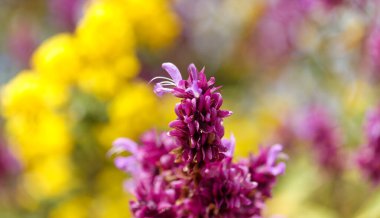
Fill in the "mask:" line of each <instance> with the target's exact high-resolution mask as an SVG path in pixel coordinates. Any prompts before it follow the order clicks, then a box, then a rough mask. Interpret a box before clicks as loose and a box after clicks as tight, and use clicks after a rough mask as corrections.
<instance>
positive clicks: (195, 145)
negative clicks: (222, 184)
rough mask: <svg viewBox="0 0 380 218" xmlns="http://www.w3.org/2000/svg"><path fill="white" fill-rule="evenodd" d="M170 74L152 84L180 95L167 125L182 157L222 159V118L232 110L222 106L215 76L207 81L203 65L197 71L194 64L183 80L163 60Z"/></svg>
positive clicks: (196, 160)
mask: <svg viewBox="0 0 380 218" xmlns="http://www.w3.org/2000/svg"><path fill="white" fill-rule="evenodd" d="M162 68H163V69H165V70H166V71H167V72H168V73H169V75H170V77H171V78H172V79H169V78H163V77H156V78H155V79H164V81H162V82H159V83H157V84H156V86H155V92H156V93H157V94H158V95H161V94H163V93H167V92H169V93H172V94H173V95H174V96H176V97H178V98H181V103H179V104H177V105H176V107H175V113H176V114H177V119H176V120H174V121H172V122H171V123H170V124H169V126H170V127H171V128H173V130H171V131H170V132H169V135H170V136H173V137H174V138H175V139H176V140H177V143H178V144H180V145H181V148H180V153H181V155H182V159H183V160H184V161H185V162H188V163H198V164H202V163H203V162H210V161H216V160H221V159H222V158H224V156H225V154H224V153H225V152H227V150H228V149H227V145H224V144H223V143H222V140H221V139H222V137H223V136H224V127H223V125H222V121H223V118H225V117H228V116H230V115H231V114H232V112H231V111H226V110H221V109H220V107H221V106H222V103H223V99H222V95H221V94H220V93H219V92H218V91H217V90H218V89H219V88H220V87H215V78H214V77H211V78H210V80H208V81H207V78H206V75H205V74H204V69H202V70H201V71H198V70H197V68H196V67H195V66H194V64H190V66H189V68H188V73H189V78H188V79H187V80H183V79H182V76H181V73H180V72H179V70H178V68H177V67H176V66H174V65H173V64H171V63H164V64H163V65H162Z"/></svg>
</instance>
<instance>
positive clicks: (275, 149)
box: [243, 145, 285, 198]
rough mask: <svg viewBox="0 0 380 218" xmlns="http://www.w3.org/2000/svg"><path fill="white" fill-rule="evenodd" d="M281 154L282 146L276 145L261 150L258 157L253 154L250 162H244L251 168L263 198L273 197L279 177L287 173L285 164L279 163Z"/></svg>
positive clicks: (250, 170) (253, 178)
mask: <svg viewBox="0 0 380 218" xmlns="http://www.w3.org/2000/svg"><path fill="white" fill-rule="evenodd" d="M281 154H282V145H274V146H272V147H264V148H261V149H260V152H259V154H258V155H257V156H254V155H252V154H251V155H250V157H249V158H248V160H243V163H245V164H246V165H247V166H248V167H249V172H250V174H251V176H252V180H253V181H255V182H256V183H257V184H258V186H257V189H258V194H259V195H260V197H262V198H269V197H272V189H273V186H274V185H275V183H276V180H277V176H279V175H281V174H283V173H284V172H285V163H284V162H279V163H278V162H277V160H278V158H279V157H280V155H281Z"/></svg>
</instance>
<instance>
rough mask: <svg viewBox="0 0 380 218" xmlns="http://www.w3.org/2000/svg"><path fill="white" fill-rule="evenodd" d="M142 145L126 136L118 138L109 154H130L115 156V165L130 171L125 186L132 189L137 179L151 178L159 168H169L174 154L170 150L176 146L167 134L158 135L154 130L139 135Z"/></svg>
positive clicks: (156, 173) (171, 165) (172, 162)
mask: <svg viewBox="0 0 380 218" xmlns="http://www.w3.org/2000/svg"><path fill="white" fill-rule="evenodd" d="M141 142H142V144H143V145H144V146H138V145H137V143H135V142H134V141H132V140H130V139H127V138H119V139H117V140H115V142H114V143H113V144H114V146H113V148H112V149H111V150H110V152H109V154H120V153H122V152H128V153H130V154H131V155H130V156H118V157H116V158H115V160H114V162H115V166H116V167H117V168H119V169H120V170H123V171H124V172H127V173H130V174H131V175H132V177H133V180H132V181H129V182H127V184H128V186H127V188H128V189H129V190H133V189H134V188H135V186H136V185H137V184H138V181H139V180H144V179H151V178H153V177H154V176H156V175H158V173H159V171H160V170H166V169H171V168H172V167H173V164H174V160H175V155H174V154H172V153H171V151H172V150H173V149H174V148H175V147H176V145H175V143H174V142H175V141H174V140H173V139H172V138H171V137H169V136H168V135H167V134H165V133H162V134H160V135H158V134H157V133H156V131H149V132H147V133H145V134H144V135H143V136H142V137H141Z"/></svg>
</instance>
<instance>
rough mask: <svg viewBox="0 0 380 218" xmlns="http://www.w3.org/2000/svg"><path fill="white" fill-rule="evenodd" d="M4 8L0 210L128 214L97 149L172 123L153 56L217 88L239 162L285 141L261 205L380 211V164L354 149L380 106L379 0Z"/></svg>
mask: <svg viewBox="0 0 380 218" xmlns="http://www.w3.org/2000/svg"><path fill="white" fill-rule="evenodd" d="M0 5H1V7H0V83H1V120H0V121H1V123H0V124H1V127H0V130H1V131H0V132H1V133H0V217H1V218H16V217H22V218H39V217H51V218H86V217H89V218H100V217H107V218H118V217H120V218H125V217H130V213H129V206H128V201H129V199H130V196H129V195H128V194H127V192H125V191H124V190H123V181H124V180H125V179H126V178H127V176H126V175H124V174H123V173H122V172H120V171H118V170H116V168H115V167H114V166H113V164H112V160H111V159H110V158H108V157H107V155H106V154H107V151H108V150H109V149H110V147H111V145H112V141H113V140H114V139H116V138H117V137H130V138H132V139H134V140H138V139H139V136H140V134H142V133H143V132H144V131H147V130H150V129H152V128H155V129H158V130H168V128H169V127H168V122H170V121H171V120H173V119H174V118H175V115H174V105H175V103H176V101H177V100H176V99H174V98H171V97H164V98H158V97H156V96H155V95H154V93H153V91H152V86H151V84H148V81H149V80H150V79H151V78H153V77H155V76H166V74H165V73H164V72H163V70H162V69H161V68H160V66H161V63H163V62H173V63H175V64H176V65H177V66H178V67H179V68H180V69H181V71H182V73H183V75H185V73H186V68H187V65H188V64H190V63H192V62H194V63H195V64H196V65H197V66H198V67H199V68H201V67H202V66H205V67H206V74H207V75H208V76H215V77H216V81H217V84H219V85H223V89H222V94H223V95H224V98H225V101H224V108H225V109H230V110H232V111H233V112H234V115H233V116H232V117H230V118H227V119H226V120H225V122H224V124H225V129H226V136H229V135H231V133H233V134H234V135H235V137H236V141H237V145H236V151H235V152H236V156H237V157H236V158H237V159H239V158H240V157H245V156H247V155H248V154H249V153H250V152H253V153H255V152H257V150H258V149H259V147H260V146H265V145H270V144H274V143H281V144H283V145H284V147H285V152H286V153H287V155H288V160H287V172H286V174H285V175H284V176H282V177H281V179H280V180H279V181H278V185H277V187H276V189H275V191H274V196H273V199H271V200H270V201H269V203H268V205H267V206H266V209H265V217H289V218H341V217H345V218H350V217H352V218H379V217H380V206H379V205H380V190H379V188H377V186H376V184H377V182H376V181H375V182H374V181H371V178H373V177H376V175H380V163H379V162H377V163H378V164H377V165H376V164H374V165H371V167H372V168H371V169H372V170H373V172H375V173H376V172H378V174H376V175H375V176H373V177H368V176H366V175H368V172H367V171H368V169H369V168H370V167H367V168H365V167H364V170H363V166H361V165H360V164H358V161H357V160H358V159H360V157H361V158H363V155H362V156H360V153H361V152H360V151H361V148H362V146H364V145H365V144H366V143H368V139H367V137H368V136H367V134H366V129H364V125H365V123H366V114H367V111H369V110H371V109H373V108H376V107H377V106H378V103H379V100H378V98H377V96H378V94H379V88H378V85H379V80H380V17H379V11H380V2H378V1H377V0H208V1H202V0H33V1H31V0H0ZM379 125H380V124H379ZM377 129H379V128H377ZM373 134H374V133H373ZM379 149H380V148H379ZM378 153H380V151H378ZM366 155H367V156H368V155H370V154H366ZM367 156H365V155H364V157H365V158H366V157H367ZM377 159H380V157H378V158H377ZM359 162H360V161H359ZM362 165H363V164H362ZM363 171H364V172H363ZM378 177H380V176H378Z"/></svg>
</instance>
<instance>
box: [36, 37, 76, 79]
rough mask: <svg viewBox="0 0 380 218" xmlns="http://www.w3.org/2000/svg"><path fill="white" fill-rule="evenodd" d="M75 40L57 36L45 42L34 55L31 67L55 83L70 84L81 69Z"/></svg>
mask: <svg viewBox="0 0 380 218" xmlns="http://www.w3.org/2000/svg"><path fill="white" fill-rule="evenodd" d="M81 65H82V63H81V57H80V56H79V52H78V50H77V43H76V40H75V38H74V37H73V36H72V35H70V34H59V35H56V36H53V37H52V38H50V39H48V40H46V41H45V42H44V43H43V44H42V45H41V46H40V47H39V48H38V49H37V51H36V52H35V53H34V55H33V57H32V67H33V68H34V69H35V71H36V72H38V73H40V74H41V75H42V76H44V77H46V78H48V79H49V80H51V81H54V82H55V83H58V84H59V83H65V84H70V83H72V82H73V81H74V80H75V78H76V75H78V73H79V72H80V69H81Z"/></svg>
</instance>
